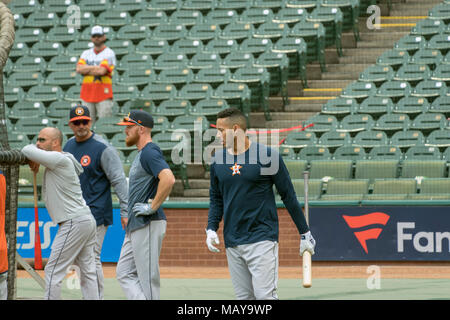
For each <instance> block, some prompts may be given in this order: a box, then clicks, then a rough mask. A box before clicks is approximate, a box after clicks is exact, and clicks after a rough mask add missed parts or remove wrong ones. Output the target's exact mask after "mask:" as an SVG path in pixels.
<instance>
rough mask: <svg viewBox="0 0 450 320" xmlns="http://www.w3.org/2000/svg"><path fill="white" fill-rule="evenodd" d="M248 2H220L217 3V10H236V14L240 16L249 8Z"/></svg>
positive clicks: (238, 0)
mask: <svg viewBox="0 0 450 320" xmlns="http://www.w3.org/2000/svg"><path fill="white" fill-rule="evenodd" d="M250 4H251V3H250V2H248V1H240V0H221V1H219V2H217V7H216V8H217V9H224V10H236V12H237V13H239V14H242V12H243V11H244V10H246V9H248V8H249V6H250Z"/></svg>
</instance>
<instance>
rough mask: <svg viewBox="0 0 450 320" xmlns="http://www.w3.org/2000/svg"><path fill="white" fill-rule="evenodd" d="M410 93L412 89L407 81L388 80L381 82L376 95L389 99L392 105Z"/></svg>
mask: <svg viewBox="0 0 450 320" xmlns="http://www.w3.org/2000/svg"><path fill="white" fill-rule="evenodd" d="M411 93H412V87H411V85H410V84H409V82H407V81H398V80H390V81H386V82H383V84H382V85H381V86H380V87H379V88H378V90H377V92H376V95H377V96H379V97H383V98H391V99H392V101H393V102H394V103H396V102H397V101H398V100H400V99H401V98H403V97H405V96H409V95H410V94H411Z"/></svg>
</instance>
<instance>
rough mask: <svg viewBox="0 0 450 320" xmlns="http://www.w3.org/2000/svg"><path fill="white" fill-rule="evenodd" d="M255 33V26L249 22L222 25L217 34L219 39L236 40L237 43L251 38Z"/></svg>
mask: <svg viewBox="0 0 450 320" xmlns="http://www.w3.org/2000/svg"><path fill="white" fill-rule="evenodd" d="M254 33H255V27H254V26H253V25H252V24H250V23H232V24H228V25H226V26H225V27H224V29H223V30H222V32H221V33H220V34H219V38H220V39H225V40H236V41H237V42H238V43H240V42H242V41H243V40H244V39H247V38H251V37H252V36H253V34H254Z"/></svg>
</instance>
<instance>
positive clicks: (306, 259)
mask: <svg viewBox="0 0 450 320" xmlns="http://www.w3.org/2000/svg"><path fill="white" fill-rule="evenodd" d="M308 178H309V172H308V171H304V172H303V182H304V183H305V190H304V191H305V192H304V193H305V197H304V198H305V211H304V214H305V219H306V223H308V225H309V203H308V180H309V179H308ZM302 262H303V287H305V288H310V287H311V285H312V270H311V253H310V252H309V251H305V252H303V255H302Z"/></svg>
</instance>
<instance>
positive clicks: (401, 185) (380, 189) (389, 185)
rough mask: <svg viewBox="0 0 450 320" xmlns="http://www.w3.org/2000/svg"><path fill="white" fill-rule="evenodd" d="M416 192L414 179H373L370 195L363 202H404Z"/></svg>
mask: <svg viewBox="0 0 450 320" xmlns="http://www.w3.org/2000/svg"><path fill="white" fill-rule="evenodd" d="M416 192H417V184H416V180H415V179H400V178H396V179H375V180H374V183H373V190H372V193H370V194H368V195H366V196H365V197H364V199H365V200H406V199H407V198H408V195H410V194H415V193H416Z"/></svg>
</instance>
